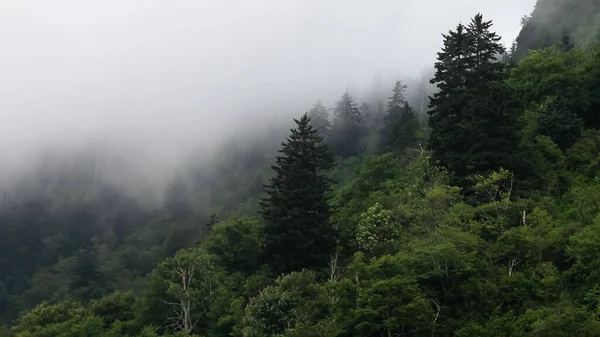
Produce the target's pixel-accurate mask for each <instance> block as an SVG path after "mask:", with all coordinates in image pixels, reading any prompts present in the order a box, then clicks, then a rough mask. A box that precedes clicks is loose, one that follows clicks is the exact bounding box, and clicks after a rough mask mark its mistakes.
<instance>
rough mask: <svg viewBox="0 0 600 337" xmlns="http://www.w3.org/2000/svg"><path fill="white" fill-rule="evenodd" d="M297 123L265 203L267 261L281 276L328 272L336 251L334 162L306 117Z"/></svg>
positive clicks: (285, 145)
mask: <svg viewBox="0 0 600 337" xmlns="http://www.w3.org/2000/svg"><path fill="white" fill-rule="evenodd" d="M294 121H295V122H296V125H297V127H296V128H295V129H292V130H291V134H290V136H289V137H288V138H287V139H286V141H285V142H284V143H282V149H281V150H280V151H279V152H280V153H281V154H282V155H281V156H277V158H276V162H275V164H274V165H273V166H272V169H273V171H275V177H273V178H271V179H270V180H269V184H267V185H265V191H266V193H267V197H265V198H264V199H262V200H261V202H260V205H261V214H262V216H263V218H264V220H265V234H266V249H265V251H266V252H265V256H264V258H265V262H266V263H268V264H269V265H270V266H271V267H272V268H273V270H274V271H276V272H277V273H289V272H292V271H298V270H302V269H303V268H308V269H317V268H321V267H324V266H326V265H327V263H328V261H329V257H330V255H331V254H332V253H333V251H334V248H335V233H334V230H333V227H332V226H331V224H330V222H329V217H330V214H331V209H330V207H329V202H328V200H329V197H328V192H329V190H330V181H329V179H328V178H327V177H326V176H325V173H326V172H327V171H328V170H330V169H331V168H332V167H333V157H332V156H331V154H329V153H328V148H327V145H326V144H324V143H323V142H322V141H323V138H322V137H321V136H320V135H319V132H318V131H317V130H316V129H315V128H314V127H312V126H311V125H310V118H309V117H308V115H307V114H305V115H304V116H302V118H300V120H296V119H295V120H294Z"/></svg>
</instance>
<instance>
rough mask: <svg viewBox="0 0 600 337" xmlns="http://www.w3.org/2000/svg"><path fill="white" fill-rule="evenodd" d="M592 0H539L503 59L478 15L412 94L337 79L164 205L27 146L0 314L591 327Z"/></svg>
mask: <svg viewBox="0 0 600 337" xmlns="http://www.w3.org/2000/svg"><path fill="white" fill-rule="evenodd" d="M595 3H596V2H591V1H585V0H581V1H578V2H576V1H569V2H566V1H554V2H552V1H540V2H539V4H538V5H537V7H536V9H535V10H534V12H533V14H532V17H531V19H530V20H528V21H527V23H526V24H525V26H524V28H523V31H522V32H521V35H520V36H519V38H518V40H517V41H518V43H519V50H520V52H522V50H525V48H533V49H535V48H541V49H536V50H531V52H529V50H528V53H525V52H522V54H523V56H522V58H521V59H520V61H519V62H518V63H516V64H515V63H514V62H504V61H499V60H498V58H497V55H498V54H504V55H506V51H505V49H504V47H503V46H502V45H500V44H499V41H500V37H499V36H498V35H497V34H496V33H495V30H494V25H493V22H491V21H487V19H486V18H485V16H482V15H476V16H474V17H473V18H472V20H471V21H470V22H468V23H467V24H465V25H463V24H457V25H456V26H455V28H452V29H451V30H450V32H448V33H446V34H444V35H443V37H444V40H443V45H441V46H440V50H439V53H438V58H437V62H436V64H435V71H434V74H433V76H432V79H431V84H432V85H435V86H436V88H437V91H436V92H435V94H433V95H432V96H431V97H429V105H428V107H427V110H426V111H421V108H420V107H415V106H412V105H411V104H410V97H407V94H406V93H407V89H408V88H407V86H406V85H404V84H403V83H404V82H402V81H400V80H398V81H397V82H396V83H395V85H393V86H390V87H389V88H384V90H385V92H386V93H385V95H383V94H381V93H379V92H378V93H376V94H374V95H372V97H371V98H367V99H365V100H364V101H363V100H361V101H358V100H357V99H356V98H355V97H356V96H354V93H352V92H349V91H345V92H344V91H343V88H342V89H341V90H340V98H339V100H338V101H337V102H336V104H335V106H332V107H326V106H324V105H323V104H322V103H321V102H316V103H315V104H314V105H313V106H311V107H304V106H299V107H297V110H298V111H299V113H298V117H297V118H296V119H294V120H292V121H290V123H289V126H288V125H285V126H282V125H277V126H263V127H264V129H262V130H264V132H262V133H261V136H260V137H258V136H256V137H254V141H249V140H248V139H235V140H234V141H232V142H230V143H226V144H223V145H222V146H221V147H220V148H219V149H218V151H217V155H216V156H215V158H213V160H211V161H210V162H209V163H208V164H207V162H204V164H202V165H199V164H195V161H194V158H191V159H190V164H189V165H188V166H187V167H185V169H182V170H181V171H180V172H179V173H178V174H177V175H176V176H175V177H173V179H172V180H171V181H170V183H169V184H168V186H167V188H166V189H165V191H164V198H162V200H161V201H163V202H162V204H159V203H156V202H154V203H153V204H152V203H142V202H140V201H139V200H138V199H136V198H134V197H132V196H131V195H128V194H127V193H124V192H123V190H122V189H121V188H120V187H122V186H120V185H119V184H118V183H114V182H112V180H111V179H102V180H98V181H96V180H95V179H94V176H95V175H94V174H93V172H94V170H93V167H94V165H95V164H94V163H96V162H95V161H94V160H93V159H94V158H95V157H94V156H92V155H85V156H83V157H82V158H83V159H81V160H82V163H81V165H67V164H65V160H64V159H63V158H61V157H58V158H55V159H54V160H47V161H42V164H44V163H45V164H48V165H50V164H52V165H51V168H52V169H53V171H51V172H53V173H52V174H46V171H44V170H41V169H40V170H32V172H29V173H28V174H30V175H28V176H27V175H26V176H25V177H26V178H24V179H23V180H22V181H21V182H19V183H18V184H16V186H15V187H14V188H13V190H7V191H6V193H5V197H4V198H3V199H2V203H0V277H1V279H0V320H1V323H0V324H2V327H0V335H1V336H7V337H53V336H58V337H79V336H87V337H96V336H98V337H125V336H136V337H158V336H169V337H175V336H179V337H181V336H210V337H217V336H237V337H265V336H277V337H311V336H312V337H350V336H368V337H379V336H388V337H391V336H414V337H421V336H428V337H454V336H458V337H470V336H478V337H486V336H488V337H497V336H507V337H508V336H515V337H542V336H543V337H554V336H600V311H599V308H600V286H599V280H600V269H599V268H600V256H599V255H598V251H600V195H599V194H598V191H599V190H600V45H597V44H595V43H593V38H590V36H592V35H590V34H591V33H590V31H591V28H590V27H592V26H593V25H594V24H595V23H594V22H595V21H594V20H595V18H596V14H595V12H594V10H595V9H597V8H600V7H598V6H595ZM548 27H552V28H553V29H548ZM567 33H568V34H567ZM562 36H572V37H573V39H574V40H575V41H578V42H579V43H576V44H575V45H573V46H571V45H568V46H565V45H562V44H560V43H558V42H560V41H562ZM557 41H558V42H557ZM583 42H586V43H583ZM556 44H558V46H557V45H556ZM544 47H547V48H544ZM565 47H568V48H565ZM525 54H527V55H525ZM501 59H502V60H510V58H509V57H503V58H501ZM381 97H385V101H382V100H383V99H382V98H381ZM413 100H414V99H413ZM417 101H419V100H418V99H417ZM423 109H425V106H424V105H423ZM303 111H307V112H306V113H303ZM198 162H200V161H198ZM119 163H121V162H120V161H119ZM118 167H119V169H124V168H125V167H129V166H127V165H120V166H118ZM110 172H113V171H110V170H106V171H105V173H104V174H106V175H110ZM131 172H134V173H132V176H135V172H136V171H135V170H133V169H132V171H131ZM112 174H117V173H114V172H113V173H112ZM107 178H108V177H107ZM70 179H71V180H70ZM119 181H120V180H117V182H119ZM90 182H91V183H90ZM13 191H26V192H27V193H25V192H22V193H16V192H15V193H11V192H13ZM72 191H77V197H69V196H71V193H74V192H72ZM82 191H83V192H85V193H82Z"/></svg>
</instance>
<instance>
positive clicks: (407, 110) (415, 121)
mask: <svg viewBox="0 0 600 337" xmlns="http://www.w3.org/2000/svg"><path fill="white" fill-rule="evenodd" d="M420 131H421V125H420V122H419V118H418V117H417V115H416V114H415V110H414V109H413V108H412V107H411V106H410V105H408V102H405V103H404V106H403V107H402V110H401V112H400V119H399V121H398V122H397V123H396V124H395V125H391V126H390V134H389V136H388V137H389V139H388V148H389V149H391V150H392V152H393V153H394V154H395V155H396V156H397V157H398V156H401V155H402V154H404V152H405V151H406V149H407V148H409V147H414V146H417V144H418V142H419V137H420V135H419V133H420Z"/></svg>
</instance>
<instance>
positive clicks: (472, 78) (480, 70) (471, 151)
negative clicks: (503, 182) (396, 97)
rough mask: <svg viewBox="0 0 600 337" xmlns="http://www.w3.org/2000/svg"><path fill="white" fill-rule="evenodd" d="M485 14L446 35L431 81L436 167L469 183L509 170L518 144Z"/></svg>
mask: <svg viewBox="0 0 600 337" xmlns="http://www.w3.org/2000/svg"><path fill="white" fill-rule="evenodd" d="M491 26H492V22H491V21H484V20H483V17H482V15H481V14H478V15H476V16H475V18H473V19H472V20H471V23H470V24H469V25H468V26H467V27H465V26H464V25H462V24H459V25H458V27H457V28H456V31H450V32H449V33H448V34H446V35H444V47H443V48H442V51H441V52H440V53H438V61H437V62H436V64H435V68H436V73H435V77H434V78H433V79H432V80H431V83H434V84H436V85H437V87H438V89H439V91H438V92H437V93H435V94H434V95H433V97H432V98H431V102H430V108H431V110H430V111H429V114H430V118H429V127H430V129H431V131H430V139H429V146H430V148H431V149H432V159H433V160H434V162H435V163H436V164H437V165H440V166H443V167H447V168H448V170H449V171H450V172H451V173H453V174H454V175H455V181H454V183H456V184H459V185H463V186H464V185H466V177H468V176H469V175H471V174H476V173H484V172H488V171H491V170H497V169H499V168H500V167H504V168H510V166H511V164H512V162H511V158H512V157H511V154H512V153H513V152H514V150H515V148H516V145H517V144H516V143H517V139H516V121H515V116H514V114H513V113H512V109H511V105H510V95H508V90H507V88H506V86H505V84H504V82H503V79H504V73H505V72H504V65H503V64H502V63H500V62H499V61H498V59H497V57H498V56H500V55H502V54H503V53H504V47H503V46H502V45H501V44H500V42H499V41H500V37H499V36H498V35H497V34H496V33H494V32H492V31H491V30H490V28H491Z"/></svg>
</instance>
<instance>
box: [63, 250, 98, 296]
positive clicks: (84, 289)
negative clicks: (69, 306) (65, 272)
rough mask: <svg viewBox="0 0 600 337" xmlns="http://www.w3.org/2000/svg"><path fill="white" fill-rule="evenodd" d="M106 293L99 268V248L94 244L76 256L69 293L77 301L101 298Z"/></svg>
mask: <svg viewBox="0 0 600 337" xmlns="http://www.w3.org/2000/svg"><path fill="white" fill-rule="evenodd" d="M105 291H106V283H105V280H104V275H103V274H102V272H101V271H100V268H99V262H98V252H97V248H96V245H95V244H93V243H92V244H90V245H87V246H86V247H84V248H83V249H81V250H79V251H78V252H77V254H76V257H75V265H74V268H73V270H72V279H71V283H70V284H69V293H70V296H72V297H74V298H76V299H80V300H90V299H94V298H99V297H101V296H102V295H103V293H104V292H105Z"/></svg>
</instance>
